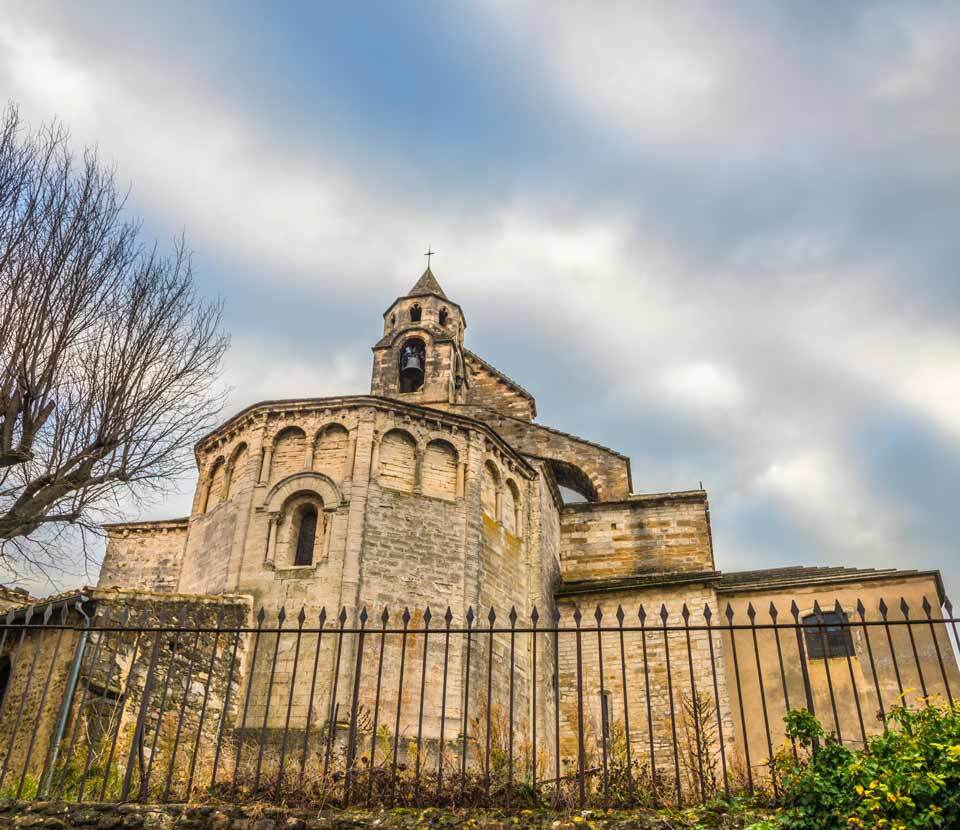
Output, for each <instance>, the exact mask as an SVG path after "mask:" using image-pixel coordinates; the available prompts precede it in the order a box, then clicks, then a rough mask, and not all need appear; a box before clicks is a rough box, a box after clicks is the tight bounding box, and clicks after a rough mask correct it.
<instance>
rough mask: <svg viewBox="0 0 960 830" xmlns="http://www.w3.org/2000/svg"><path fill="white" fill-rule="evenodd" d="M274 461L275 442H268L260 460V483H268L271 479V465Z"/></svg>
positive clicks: (258, 478)
mask: <svg viewBox="0 0 960 830" xmlns="http://www.w3.org/2000/svg"><path fill="white" fill-rule="evenodd" d="M272 463H273V444H268V445H267V446H266V447H265V448H264V450H263V456H262V458H261V461H260V475H259V476H258V477H257V482H258V483H259V484H266V483H267V481H268V480H269V479H270V465H271V464H272Z"/></svg>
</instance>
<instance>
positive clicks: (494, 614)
mask: <svg viewBox="0 0 960 830" xmlns="http://www.w3.org/2000/svg"><path fill="white" fill-rule="evenodd" d="M487 619H488V620H490V627H491V628H493V623H494V621H495V620H496V619H497V612H496V611H494V610H493V606H492V605H491V606H490V613H489V614H487Z"/></svg>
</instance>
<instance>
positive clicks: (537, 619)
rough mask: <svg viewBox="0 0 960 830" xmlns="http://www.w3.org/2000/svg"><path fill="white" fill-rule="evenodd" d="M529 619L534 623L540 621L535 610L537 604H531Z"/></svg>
mask: <svg viewBox="0 0 960 830" xmlns="http://www.w3.org/2000/svg"><path fill="white" fill-rule="evenodd" d="M530 619H531V620H532V621H533V624H534V625H536V624H537V623H538V622H540V612H539V611H538V610H537V606H536V605H534V606H533V610H532V611H531V612H530Z"/></svg>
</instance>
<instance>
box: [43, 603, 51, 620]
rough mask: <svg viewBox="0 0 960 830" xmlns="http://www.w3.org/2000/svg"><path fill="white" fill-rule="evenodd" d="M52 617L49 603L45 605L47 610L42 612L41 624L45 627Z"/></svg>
mask: <svg viewBox="0 0 960 830" xmlns="http://www.w3.org/2000/svg"><path fill="white" fill-rule="evenodd" d="M52 616H53V603H52V602H51V603H50V604H49V605H47V610H46V611H44V612H43V624H44V625H46V624H47V623H49V622H50V618H51V617H52Z"/></svg>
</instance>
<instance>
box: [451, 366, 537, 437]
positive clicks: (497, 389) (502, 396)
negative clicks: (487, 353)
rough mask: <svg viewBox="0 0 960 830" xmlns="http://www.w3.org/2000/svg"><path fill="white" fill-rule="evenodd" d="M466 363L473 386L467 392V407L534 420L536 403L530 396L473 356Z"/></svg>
mask: <svg viewBox="0 0 960 830" xmlns="http://www.w3.org/2000/svg"><path fill="white" fill-rule="evenodd" d="M466 363H467V368H468V370H469V383H470V386H469V388H468V390H467V403H468V404H470V405H472V406H478V407H484V408H486V409H490V410H493V411H494V412H498V413H501V414H503V415H510V416H512V417H514V418H520V419H522V420H524V421H530V420H531V419H532V418H533V416H534V415H535V414H536V403H535V402H534V400H533V398H532V397H531V396H530V395H528V394H524V393H523V392H521V391H520V390H519V389H518V388H517V386H516V385H515V384H513V383H511V382H510V381H509V380H507V379H506V378H505V377H504V376H503V375H501V374H499V373H498V372H497V371H496V370H495V369H494V368H493V367H492V366H490V365H489V364H488V363H486V362H485V361H483V360H482V359H480V358H479V357H477V356H476V355H474V354H472V353H471V352H467V353H466Z"/></svg>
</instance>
